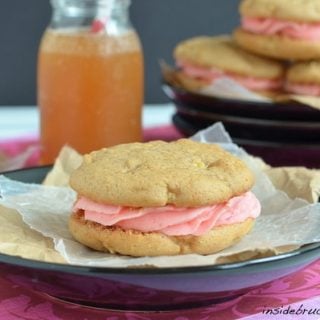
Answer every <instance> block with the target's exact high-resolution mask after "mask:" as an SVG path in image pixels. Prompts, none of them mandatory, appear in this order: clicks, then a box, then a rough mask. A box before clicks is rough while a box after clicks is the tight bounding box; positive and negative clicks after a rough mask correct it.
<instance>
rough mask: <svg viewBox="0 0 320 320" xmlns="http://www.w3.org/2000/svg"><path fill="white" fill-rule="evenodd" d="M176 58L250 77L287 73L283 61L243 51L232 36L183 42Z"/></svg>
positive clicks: (203, 37) (199, 38)
mask: <svg viewBox="0 0 320 320" xmlns="http://www.w3.org/2000/svg"><path fill="white" fill-rule="evenodd" d="M174 57H175V59H176V60H177V61H183V62H187V63H191V64H193V65H196V66H199V67H204V68H217V69H220V70H223V71H226V72H230V73H235V74H238V75H241V76H246V77H257V78H263V79H278V78H281V77H283V74H284V67H283V65H282V64H281V63H279V62H277V61H274V60H271V59H266V58H262V57H259V56H256V55H254V54H252V53H250V52H248V51H245V50H243V49H242V48H240V47H239V46H237V45H236V44H235V43H234V42H233V40H232V39H231V38H230V37H228V36H218V37H208V36H202V37H195V38H192V39H189V40H186V41H183V42H181V43H180V44H178V46H177V47H176V48H175V50H174Z"/></svg>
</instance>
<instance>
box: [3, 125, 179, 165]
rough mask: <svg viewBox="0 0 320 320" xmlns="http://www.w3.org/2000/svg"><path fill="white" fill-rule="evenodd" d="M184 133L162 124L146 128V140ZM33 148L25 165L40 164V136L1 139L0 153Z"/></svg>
mask: <svg viewBox="0 0 320 320" xmlns="http://www.w3.org/2000/svg"><path fill="white" fill-rule="evenodd" d="M181 137H182V135H181V134H180V133H179V132H178V131H177V130H176V129H175V128H174V127H173V126H171V125H166V126H160V127H155V128H150V129H146V130H144V140H145V141H151V140H157V139H161V140H164V141H172V140H175V139H178V138H181ZM28 148H32V152H31V153H30V155H29V156H28V157H27V159H26V161H25V163H24V167H32V166H35V165H37V164H38V162H39V155H40V146H39V138H38V137H37V136H27V137H18V138H13V139H9V140H2V141H1V140H0V154H1V153H3V154H4V155H6V156H8V157H16V156H18V155H19V154H21V153H23V152H26V151H27V149H28Z"/></svg>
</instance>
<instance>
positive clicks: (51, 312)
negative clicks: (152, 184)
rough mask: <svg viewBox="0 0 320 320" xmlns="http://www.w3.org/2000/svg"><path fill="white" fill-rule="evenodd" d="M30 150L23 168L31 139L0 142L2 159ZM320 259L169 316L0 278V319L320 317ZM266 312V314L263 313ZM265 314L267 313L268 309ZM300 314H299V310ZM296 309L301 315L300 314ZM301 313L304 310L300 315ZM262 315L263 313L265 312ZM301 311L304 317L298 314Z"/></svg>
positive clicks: (161, 131) (165, 134)
mask: <svg viewBox="0 0 320 320" xmlns="http://www.w3.org/2000/svg"><path fill="white" fill-rule="evenodd" d="M179 137H181V135H180V134H179V133H178V132H177V131H176V130H175V129H174V128H173V127H171V126H165V127H158V128H153V129H148V130H146V131H145V140H146V141H147V140H155V139H162V140H168V141H169V140H173V139H176V138H179ZM30 146H34V149H33V150H34V151H33V152H32V154H31V156H30V157H29V158H28V160H27V161H26V163H25V165H26V166H33V165H37V163H38V159H39V147H38V139H37V137H26V138H23V139H13V140H10V141H2V142H0V151H1V152H3V153H5V154H6V155H7V156H10V157H13V156H17V155H18V154H20V153H21V152H23V151H25V150H26V149H27V148H29V147H30ZM318 296H320V260H319V261H318V262H317V263H314V264H313V265H311V266H309V267H308V268H306V269H304V270H302V271H300V272H298V273H296V274H293V275H291V276H287V277H285V278H282V279H279V280H277V281H273V282H271V283H269V284H266V285H263V286H261V287H259V288H258V289H255V290H252V291H250V292H249V293H247V294H245V295H243V296H241V297H239V298H237V299H235V300H232V301H229V302H225V303H221V304H219V305H213V306H208V307H205V308H199V309H193V310H186V311H178V312H170V313H150V312H149V313H132V312H125V313H121V312H115V311H108V310H95V309H89V308H86V307H83V306H76V305H72V304H68V303H64V302H60V301H57V300H54V299H52V298H50V297H48V296H46V295H43V294H41V293H37V292H32V291H30V290H28V289H25V288H23V287H20V286H18V285H14V284H12V283H9V282H7V281H6V280H4V279H0V320H2V319H5V320H12V319H28V320H38V319H48V320H58V319H59V320H60V319H87V320H90V319H94V320H100V319H108V320H122V319H127V320H145V319H156V320H160V319H161V320H162V319H175V320H188V319H196V320H210V319H226V320H229V319H239V318H246V317H249V318H250V319H257V320H264V319H273V320H277V319H284V316H285V314H286V313H285V312H288V311H286V310H289V309H288V308H291V309H290V310H292V309H295V310H296V312H300V313H297V314H296V315H295V316H293V315H292V316H291V315H289V316H287V317H286V319H299V320H303V319H308V320H310V319H319V318H320V299H317V298H316V297H318ZM267 310H269V311H267ZM270 310H271V311H270ZM299 310H300V311H299ZM301 310H302V311H301ZM303 310H305V311H304V312H303ZM266 312H267V314H266ZM302 312H303V313H304V314H302Z"/></svg>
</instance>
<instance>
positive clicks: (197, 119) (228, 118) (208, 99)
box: [163, 83, 320, 168]
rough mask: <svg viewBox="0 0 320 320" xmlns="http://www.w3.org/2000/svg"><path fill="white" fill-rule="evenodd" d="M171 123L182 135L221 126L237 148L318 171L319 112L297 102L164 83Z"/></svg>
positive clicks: (285, 163)
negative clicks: (171, 110)
mask: <svg viewBox="0 0 320 320" xmlns="http://www.w3.org/2000/svg"><path fill="white" fill-rule="evenodd" d="M163 89H164V91H165V93H166V94H167V95H168V97H169V98H170V99H171V101H172V102H173V103H174V104H175V106H176V113H175V115H174V117H173V123H174V125H175V126H176V127H177V129H178V130H179V131H180V132H182V133H183V134H184V135H186V136H190V135H192V134H194V133H195V132H197V131H199V130H201V129H204V128H206V127H208V126H210V125H212V124H213V123H215V122H222V123H223V124H224V126H225V128H226V129H227V131H228V132H229V133H230V135H231V136H232V138H233V139H234V141H235V142H236V143H238V144H239V145H241V146H242V147H244V148H245V149H246V150H247V151H248V152H249V153H251V154H253V155H256V156H260V157H262V158H263V159H264V160H265V161H266V162H267V163H269V164H271V165H274V166H278V165H281V166H283V165H295V166H297V165H303V166H307V167H311V168H320V111H318V110H316V109H314V108H311V107H308V106H304V105H301V104H298V103H294V102H291V103H268V102H252V101H243V100H231V99H223V98H217V97H212V96H206V95H202V94H198V93H194V92H190V91H186V90H184V89H181V88H177V87H174V86H172V85H170V84H168V83H165V84H164V85H163Z"/></svg>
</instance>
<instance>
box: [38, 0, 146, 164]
mask: <svg viewBox="0 0 320 320" xmlns="http://www.w3.org/2000/svg"><path fill="white" fill-rule="evenodd" d="M51 4H52V7H53V15H52V21H51V24H50V26H49V27H48V28H47V30H46V31H45V33H44V35H43V38H42V41H41V45H40V48H39V56H38V91H37V95H38V105H39V107H40V135H41V147H42V148H41V149H42V152H41V162H42V164H49V163H52V162H53V161H54V159H55V158H56V156H57V155H58V153H59V151H60V149H61V147H62V146H63V145H65V144H68V145H70V146H71V147H73V148H75V149H76V150H77V151H79V152H80V153H88V152H90V151H92V150H97V149H100V148H102V147H108V146H112V145H115V144H119V143H128V142H134V141H141V139H142V129H141V111H142V105H143V55H142V49H141V45H140V41H139V38H138V36H137V33H136V32H135V30H134V29H133V28H132V26H131V23H130V20H129V14H128V8H129V5H130V0H51Z"/></svg>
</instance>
